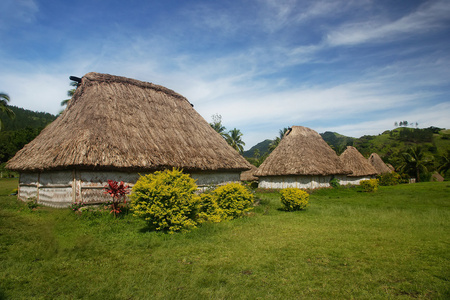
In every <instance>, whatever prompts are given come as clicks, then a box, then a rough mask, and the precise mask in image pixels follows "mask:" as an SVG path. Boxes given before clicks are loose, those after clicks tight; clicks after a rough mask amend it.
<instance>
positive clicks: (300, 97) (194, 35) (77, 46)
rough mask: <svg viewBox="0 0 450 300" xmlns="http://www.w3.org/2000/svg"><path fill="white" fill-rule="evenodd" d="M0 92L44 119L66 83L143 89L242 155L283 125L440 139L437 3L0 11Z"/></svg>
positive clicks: (17, 0) (38, 4)
mask: <svg viewBox="0 0 450 300" xmlns="http://www.w3.org/2000/svg"><path fill="white" fill-rule="evenodd" d="M0 40H1V46H0V70H1V71H0V91H2V92H6V93H8V94H9V95H10V97H11V103H10V104H11V105H15V106H19V107H24V108H26V109H30V110H35V111H46V112H50V113H53V114H56V113H58V111H59V110H60V109H61V107H60V102H61V100H63V99H65V98H67V97H66V93H67V90H68V89H69V88H70V86H69V83H70V81H69V79H68V78H69V76H70V75H75V76H79V77H81V76H83V75H84V74H86V73H88V72H93V71H94V72H100V73H108V74H113V75H119V76H125V77H130V78H135V79H139V80H143V81H147V82H153V83H156V84H160V85H163V86H165V87H167V88H170V89H173V90H175V91H176V92H178V93H180V94H182V95H183V96H185V97H187V98H188V99H189V101H190V102H191V103H193V104H194V105H195V106H194V108H195V109H196V110H197V111H198V112H199V113H200V114H201V115H202V116H203V117H204V118H205V119H206V120H207V121H208V122H210V121H211V120H212V118H211V116H212V115H213V114H220V115H221V116H222V120H223V123H224V125H225V126H226V127H227V129H233V128H238V129H240V130H241V131H242V132H243V134H244V136H243V140H244V142H245V143H246V147H245V148H246V149H248V148H250V147H251V146H253V145H255V144H256V143H258V142H260V141H263V140H265V139H268V138H274V137H275V136H277V135H278V131H279V129H281V128H284V127H288V126H291V125H301V126H307V127H310V128H312V129H314V130H316V131H318V132H320V133H321V132H324V131H335V132H338V133H341V134H344V135H348V136H353V137H360V136H362V135H366V134H379V133H381V132H383V131H384V130H387V129H392V128H393V127H394V122H395V121H398V122H399V121H403V120H407V121H409V122H413V123H416V122H417V123H418V124H419V127H429V126H438V127H444V128H450V98H449V94H450V1H448V0H432V1H416V0H403V1H390V0H389V1H384V0H355V1H353V0H334V1H321V0H315V1H306V0H300V1H295V0H286V1H284V0H240V1H210V0H203V1H200V0H197V1H195V0H193V1H188V0H186V1H181V0H178V1H175V0H165V1H135V0H128V1H123V0H121V1H106V0H102V1H101V0H89V1H84V0H80V1H76V2H73V1H58V0H54V1H49V0H42V1H41V0H2V1H0Z"/></svg>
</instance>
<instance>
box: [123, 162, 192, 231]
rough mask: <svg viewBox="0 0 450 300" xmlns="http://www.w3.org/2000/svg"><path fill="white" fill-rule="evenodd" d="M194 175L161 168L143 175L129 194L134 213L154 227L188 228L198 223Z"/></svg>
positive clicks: (158, 228)
mask: <svg viewBox="0 0 450 300" xmlns="http://www.w3.org/2000/svg"><path fill="white" fill-rule="evenodd" d="M196 190H197V185H196V184H195V181H194V179H192V178H191V177H189V175H187V174H184V173H183V172H182V171H181V170H178V169H173V170H172V171H170V170H166V171H162V172H160V171H158V172H155V173H154V174H149V175H145V176H141V177H140V178H139V180H138V181H137V182H136V184H135V185H134V187H133V189H132V193H131V195H130V199H131V209H132V211H133V213H134V215H135V216H138V217H140V218H142V219H144V220H145V221H146V222H147V224H148V225H149V226H150V227H153V228H154V229H155V230H161V231H168V232H169V233H173V232H177V231H187V230H190V229H193V228H195V227H196V224H197V223H196V221H195V215H196V209H197V206H198V202H199V196H197V195H196V194H195V191H196Z"/></svg>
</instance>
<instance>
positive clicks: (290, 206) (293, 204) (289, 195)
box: [280, 188, 309, 211]
mask: <svg viewBox="0 0 450 300" xmlns="http://www.w3.org/2000/svg"><path fill="white" fill-rule="evenodd" d="M280 194H281V198H280V200H281V204H283V209H284V210H286V211H296V210H303V209H306V207H307V206H308V201H309V194H308V193H307V192H305V191H302V190H300V189H296V188H286V189H282V190H281V191H280Z"/></svg>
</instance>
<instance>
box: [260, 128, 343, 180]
mask: <svg viewBox="0 0 450 300" xmlns="http://www.w3.org/2000/svg"><path fill="white" fill-rule="evenodd" d="M348 173H349V171H348V170H345V169H344V168H343V165H342V162H341V161H340V159H339V157H338V156H337V154H336V153H335V152H334V151H333V149H331V148H330V146H328V144H327V143H326V142H325V141H324V140H323V139H322V137H321V136H320V134H318V133H317V132H316V131H314V130H312V129H309V128H307V127H302V126H293V127H292V129H291V130H289V131H288V132H286V134H285V136H284V137H283V139H281V141H280V144H279V145H278V147H277V148H275V150H273V152H272V153H271V154H270V155H269V157H267V159H266V160H265V161H264V163H262V165H261V166H260V167H259V168H258V171H256V173H255V176H277V175H334V174H348Z"/></svg>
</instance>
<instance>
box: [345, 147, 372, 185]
mask: <svg viewBox="0 0 450 300" xmlns="http://www.w3.org/2000/svg"><path fill="white" fill-rule="evenodd" d="M339 157H340V159H341V161H342V163H343V164H344V167H345V168H346V169H348V170H350V171H351V173H350V174H347V175H346V176H344V177H341V178H340V184H342V185H347V184H351V185H358V184H359V182H360V181H361V180H368V179H371V178H373V177H374V176H375V175H377V173H378V172H377V170H375V168H374V167H373V166H372V165H371V164H370V163H369V162H368V160H367V159H366V158H365V157H364V156H363V155H362V154H361V153H360V152H359V151H358V149H356V148H355V147H352V146H347V149H345V151H344V152H343V153H342V154H341V155H340V156H339Z"/></svg>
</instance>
